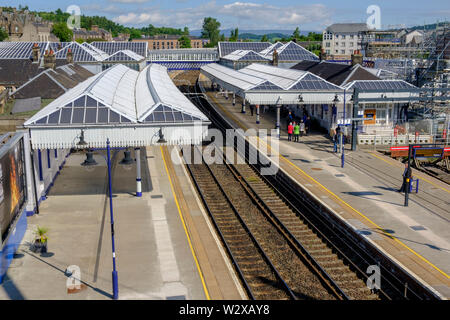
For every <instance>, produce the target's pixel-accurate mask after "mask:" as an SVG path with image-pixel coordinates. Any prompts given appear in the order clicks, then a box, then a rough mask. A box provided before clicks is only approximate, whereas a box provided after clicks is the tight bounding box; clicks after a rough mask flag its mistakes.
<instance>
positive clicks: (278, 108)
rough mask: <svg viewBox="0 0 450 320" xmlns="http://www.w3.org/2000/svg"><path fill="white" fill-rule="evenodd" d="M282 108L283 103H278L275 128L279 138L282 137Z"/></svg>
mask: <svg viewBox="0 0 450 320" xmlns="http://www.w3.org/2000/svg"><path fill="white" fill-rule="evenodd" d="M280 109H281V105H280V104H277V122H276V124H275V129H276V130H277V137H278V138H280Z"/></svg>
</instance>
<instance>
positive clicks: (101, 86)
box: [24, 64, 210, 149]
mask: <svg viewBox="0 0 450 320" xmlns="http://www.w3.org/2000/svg"><path fill="white" fill-rule="evenodd" d="M209 123H210V122H209V120H208V118H207V117H206V116H205V115H204V114H203V113H202V112H201V111H200V110H198V109H197V107H196V106H195V105H194V104H192V103H191V102H190V101H189V99H187V98H186V97H185V96H184V95H183V94H182V93H181V92H180V91H179V90H178V88H177V87H176V86H175V85H174V83H173V82H172V80H171V79H170V78H169V75H168V74H167V69H166V68H165V67H163V66H160V65H157V64H151V65H149V66H147V67H146V68H145V69H144V70H142V71H140V72H138V71H135V70H132V69H130V68H128V67H126V66H124V65H121V64H118V65H115V66H113V67H111V68H109V69H107V70H105V71H103V72H101V73H99V74H97V75H95V76H93V77H91V78H89V79H87V80H85V81H84V82H82V83H80V84H78V85H77V86H75V87H74V88H72V89H70V90H69V91H67V92H66V93H65V94H63V95H62V96H60V97H59V98H58V99H56V100H54V101H53V102H51V103H50V104H49V105H47V106H46V107H45V108H43V109H42V110H40V111H39V112H38V113H36V114H35V115H34V116H33V117H31V118H30V119H28V120H27V121H26V122H25V124H24V126H25V127H26V128H29V129H30V131H31V143H32V146H33V148H38V149H47V148H49V149H53V148H77V147H79V146H78V145H77V143H78V142H79V140H80V137H81V131H82V130H83V132H84V139H85V140H86V142H87V143H88V145H87V147H104V146H106V139H107V138H109V139H110V141H111V145H112V146H116V147H127V146H146V145H152V144H155V143H156V141H158V139H159V132H160V130H161V131H162V133H163V134H164V138H165V139H166V140H167V143H169V144H191V143H200V142H201V141H202V139H203V138H204V137H205V136H206V134H207V126H208V124H209ZM84 147H86V146H84Z"/></svg>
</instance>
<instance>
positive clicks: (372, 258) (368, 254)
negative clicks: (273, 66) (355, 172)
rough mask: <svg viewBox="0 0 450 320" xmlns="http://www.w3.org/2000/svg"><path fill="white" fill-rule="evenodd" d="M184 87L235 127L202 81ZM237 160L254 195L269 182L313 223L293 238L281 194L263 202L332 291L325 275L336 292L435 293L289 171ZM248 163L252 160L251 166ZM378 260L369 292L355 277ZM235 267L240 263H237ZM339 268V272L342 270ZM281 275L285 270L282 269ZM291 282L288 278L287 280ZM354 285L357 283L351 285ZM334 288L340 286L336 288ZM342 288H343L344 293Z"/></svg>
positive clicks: (348, 295)
mask: <svg viewBox="0 0 450 320" xmlns="http://www.w3.org/2000/svg"><path fill="white" fill-rule="evenodd" d="M184 89H185V90H183V91H184V92H186V94H187V95H188V96H189V98H190V99H191V101H192V102H193V103H194V104H196V105H197V107H199V108H200V109H201V110H202V111H203V112H204V113H205V114H206V115H207V116H208V117H209V119H210V120H211V121H212V122H213V124H214V126H215V127H216V128H218V129H220V130H221V131H222V132H223V133H224V134H225V130H226V129H229V128H233V125H232V124H231V123H230V122H229V121H227V120H226V119H225V118H224V117H223V116H222V115H221V114H220V113H219V112H218V111H216V110H215V109H214V108H213V107H212V106H211V105H210V102H209V101H208V98H207V97H206V96H203V94H202V93H201V90H200V87H199V84H197V85H196V86H195V87H193V88H189V87H186V88H184ZM245 144H246V149H245V150H246V151H245V157H246V158H247V157H248V156H249V153H248V152H249V151H250V149H251V148H253V147H251V146H250V145H249V144H248V143H247V142H246V143H245ZM241 156H244V154H241ZM239 166H240V165H236V166H235V168H234V169H233V170H235V172H236V175H237V177H238V180H243V181H242V182H243V183H246V184H247V185H248V189H253V190H254V194H255V196H254V198H255V199H256V200H254V201H256V202H260V201H259V200H258V197H259V196H262V195H263V194H264V193H267V190H261V188H263V187H264V185H266V187H267V188H268V189H269V190H271V192H272V193H274V194H275V195H276V196H277V197H278V200H280V199H281V201H282V202H283V203H284V205H285V206H287V207H288V208H289V209H290V210H291V211H292V212H293V213H294V215H295V216H296V217H297V223H298V220H300V221H301V223H303V224H304V225H305V226H306V227H308V228H309V230H310V231H308V232H307V231H305V232H304V233H305V235H307V236H306V237H305V238H303V239H302V238H301V237H300V235H298V236H297V238H298V239H294V240H293V238H295V236H294V234H295V233H297V232H296V231H295V229H296V228H297V227H296V226H295V225H292V224H291V221H289V220H292V221H295V219H293V218H292V217H293V216H292V213H291V214H290V215H286V211H284V210H282V209H281V208H280V207H278V208H277V204H276V203H277V202H278V200H277V199H276V198H275V199H272V200H274V201H273V203H274V205H273V206H272V207H269V205H270V204H271V199H266V200H267V204H262V206H263V207H266V208H267V209H268V210H271V211H272V212H273V214H272V216H275V215H276V218H272V223H275V222H276V220H277V219H278V220H280V221H281V223H283V224H284V227H281V229H282V233H283V232H284V233H286V234H289V233H291V231H292V237H291V241H295V240H298V241H297V242H300V241H303V242H304V243H305V245H304V246H305V249H306V248H307V249H309V250H310V256H311V258H313V259H314V258H316V259H317V261H316V262H317V263H318V264H319V266H320V267H321V269H323V271H324V272H322V276H325V278H326V277H327V276H328V277H329V278H330V280H331V281H332V282H333V283H334V285H335V287H334V290H335V292H333V290H332V289H331V288H330V287H329V285H330V282H328V284H327V281H322V284H323V285H324V286H327V285H328V291H329V292H330V293H331V294H332V295H333V297H334V298H337V299H383V300H384V299H387V300H392V299H396V300H397V299H407V300H409V299H413V300H414V299H423V300H429V299H431V300H434V299H435V296H434V295H433V293H431V292H429V291H428V290H426V289H425V288H424V287H423V286H422V285H421V284H420V283H417V281H416V280H415V279H414V278H411V277H410V276H409V275H408V274H405V273H404V272H403V270H402V269H399V268H398V266H397V265H396V264H395V263H393V262H392V261H390V260H389V259H386V258H385V257H384V256H382V255H380V253H379V252H377V250H375V249H374V248H372V247H370V246H369V247H367V246H366V244H364V243H363V242H361V239H360V237H359V236H358V235H355V234H354V233H352V231H351V230H348V229H347V228H346V227H345V226H342V225H340V224H339V222H336V221H335V220H333V219H332V217H330V216H329V215H328V214H327V213H326V212H323V208H322V206H321V205H320V204H317V203H316V202H315V201H314V200H313V199H310V198H309V196H308V195H307V194H304V192H302V191H301V190H298V189H297V188H294V189H295V190H294V189H292V185H291V184H292V181H291V180H290V179H289V178H288V177H286V176H285V174H283V173H282V172H279V174H276V175H274V176H272V175H269V176H260V175H259V174H258V172H259V171H260V169H261V168H262V167H264V166H266V165H265V164H262V163H261V162H259V160H258V163H257V164H252V165H244V167H243V168H244V169H242V168H240V167H239ZM245 166H248V168H246V167H245ZM252 171H253V173H252ZM228 176H229V174H228ZM247 178H248V179H247ZM235 179H236V178H235ZM244 180H246V181H244ZM263 189H264V188H263ZM242 194H243V193H242V192H241V193H240V194H239V196H240V197H242ZM266 196H270V193H267V194H265V195H264V197H266ZM272 196H273V195H272ZM263 202H264V201H263ZM278 204H279V202H278ZM281 207H282V206H281ZM288 212H289V211H288ZM299 229H302V227H299ZM299 231H300V230H299ZM219 233H220V231H219ZM300 233H301V231H300ZM308 233H309V234H308ZM311 233H312V234H315V235H316V237H317V238H318V239H320V240H321V241H322V244H323V245H324V246H325V247H327V248H328V250H330V251H331V252H332V254H330V255H328V257H327V255H326V254H325V255H324V256H325V258H323V257H320V256H317V255H315V254H316V253H317V252H316V251H314V249H311V247H309V246H308V244H309V243H314V241H311V242H308V236H309V237H310V238H311V239H313V238H314V236H313V235H312V234H311ZM288 238H289V236H288ZM316 244H317V245H318V247H320V246H321V245H320V244H319V243H316ZM291 245H292V243H291ZM325 247H323V246H322V248H323V250H324V251H323V252H322V253H324V252H326V250H327V249H326V248H325ZM330 251H328V252H330ZM319 252H320V251H319ZM332 257H333V259H334V258H335V257H337V258H338V259H339V260H340V261H341V263H342V264H343V265H344V266H345V267H346V268H347V269H339V268H341V267H342V265H336V264H334V263H332V262H331V261H327V259H328V258H332ZM304 262H305V261H304ZM235 265H237V263H235ZM374 265H377V266H378V267H379V268H380V272H381V273H380V275H381V283H382V288H381V289H379V290H376V291H375V294H372V293H370V290H369V292H367V291H365V290H368V289H367V287H365V288H364V289H363V288H362V287H360V286H359V284H358V281H357V279H355V277H356V278H358V280H359V281H360V282H359V283H365V282H366V280H367V279H368V277H369V274H367V273H366V269H367V268H368V267H369V266H374ZM334 267H336V269H334V270H333V268H334ZM236 268H237V269H238V267H236ZM339 270H340V271H341V272H339ZM346 270H349V271H350V273H351V272H353V274H354V276H355V277H352V276H348V278H349V280H350V281H348V283H350V285H349V286H347V285H346V284H345V282H344V279H345V277H346V275H344V276H343V277H342V278H340V277H339V276H340V275H341V274H344V273H343V271H345V272H346ZM319 273H320V272H319ZM280 275H282V276H284V274H283V273H282V272H281V273H280ZM316 275H317V270H316ZM352 283H353V284H352ZM287 284H289V281H288V282H287ZM352 285H353V286H354V288H353V289H352ZM336 287H337V288H336ZM358 287H359V288H358ZM336 289H337V291H338V292H337V294H336ZM339 291H341V293H340V294H339ZM294 292H295V290H294ZM364 296H366V297H364Z"/></svg>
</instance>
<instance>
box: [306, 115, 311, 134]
mask: <svg viewBox="0 0 450 320" xmlns="http://www.w3.org/2000/svg"><path fill="white" fill-rule="evenodd" d="M309 130H311V118H310V117H306V121H305V136H307V135H308V131H309Z"/></svg>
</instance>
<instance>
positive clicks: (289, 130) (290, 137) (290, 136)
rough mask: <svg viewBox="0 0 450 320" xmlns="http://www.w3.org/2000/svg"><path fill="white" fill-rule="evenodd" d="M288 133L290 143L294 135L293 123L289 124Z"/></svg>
mask: <svg viewBox="0 0 450 320" xmlns="http://www.w3.org/2000/svg"><path fill="white" fill-rule="evenodd" d="M287 132H288V141H292V134H293V133H294V126H293V125H292V122H289V125H288V128H287Z"/></svg>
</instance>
